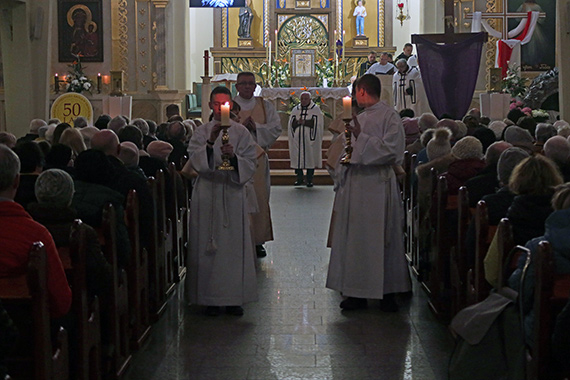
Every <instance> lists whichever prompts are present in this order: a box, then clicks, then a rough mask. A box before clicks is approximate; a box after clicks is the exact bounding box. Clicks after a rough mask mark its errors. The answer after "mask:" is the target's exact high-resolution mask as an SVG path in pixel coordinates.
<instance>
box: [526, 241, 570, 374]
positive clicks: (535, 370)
mask: <svg viewBox="0 0 570 380" xmlns="http://www.w3.org/2000/svg"><path fill="white" fill-rule="evenodd" d="M534 260H535V268H534V269H535V287H534V306H533V309H534V317H535V320H534V327H533V331H532V335H533V341H534V348H533V349H532V350H529V354H528V355H527V357H528V358H529V360H528V362H527V379H529V380H531V379H532V380H536V379H538V380H543V379H544V380H547V379H548V380H558V379H568V378H570V373H568V372H566V373H562V372H560V371H559V370H557V369H556V368H555V367H554V366H553V365H552V364H553V363H552V353H551V338H552V332H553V328H554V323H555V320H556V316H557V315H558V313H559V312H560V311H561V310H562V308H563V307H564V305H565V304H566V303H567V302H568V295H569V292H570V274H557V273H556V266H555V265H556V264H555V260H554V255H553V253H552V247H551V245H550V243H549V242H547V241H542V242H540V244H539V245H538V251H537V252H536V256H535V258H534Z"/></svg>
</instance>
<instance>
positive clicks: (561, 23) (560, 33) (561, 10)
mask: <svg viewBox="0 0 570 380" xmlns="http://www.w3.org/2000/svg"><path fill="white" fill-rule="evenodd" d="M556 25H557V27H556V66H558V70H559V77H558V89H559V90H558V91H559V104H560V118H561V119H564V120H570V65H568V63H567V62H568V61H569V60H570V50H569V49H568V46H569V44H570V1H569V0H557V2H556Z"/></svg>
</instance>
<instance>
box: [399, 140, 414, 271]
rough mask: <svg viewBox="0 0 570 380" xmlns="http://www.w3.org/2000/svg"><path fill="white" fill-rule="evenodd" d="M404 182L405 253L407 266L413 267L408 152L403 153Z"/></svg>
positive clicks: (410, 157)
mask: <svg viewBox="0 0 570 380" xmlns="http://www.w3.org/2000/svg"><path fill="white" fill-rule="evenodd" d="M404 172H405V173H406V174H405V175H404V180H403V181H402V184H401V186H402V191H401V194H402V203H403V205H404V213H405V215H406V226H405V230H404V233H405V241H404V244H405V247H404V248H405V251H406V259H407V260H408V264H409V265H410V266H413V254H412V225H413V224H412V221H411V210H410V207H411V200H410V183H411V179H412V156H411V155H410V152H408V151H405V152H404Z"/></svg>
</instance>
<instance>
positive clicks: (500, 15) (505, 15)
mask: <svg viewBox="0 0 570 380" xmlns="http://www.w3.org/2000/svg"><path fill="white" fill-rule="evenodd" d="M508 5H509V0H502V8H501V9H502V11H501V12H481V18H482V19H501V20H502V24H503V28H502V29H503V30H502V31H501V32H502V35H503V37H502V39H503V40H506V39H508V38H509V22H508V20H509V19H514V18H526V17H528V14H527V13H526V12H510V13H509V11H508V9H509V8H508ZM538 17H546V13H544V12H540V13H539V14H538ZM465 18H466V19H472V18H473V13H465Z"/></svg>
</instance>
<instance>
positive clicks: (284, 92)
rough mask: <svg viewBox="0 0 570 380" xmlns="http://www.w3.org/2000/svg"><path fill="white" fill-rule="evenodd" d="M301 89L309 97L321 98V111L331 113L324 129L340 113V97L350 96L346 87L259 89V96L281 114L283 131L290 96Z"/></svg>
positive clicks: (295, 96)
mask: <svg viewBox="0 0 570 380" xmlns="http://www.w3.org/2000/svg"><path fill="white" fill-rule="evenodd" d="M303 91H308V92H310V93H311V98H312V99H314V98H317V97H319V98H321V99H322V101H323V104H322V105H321V110H322V111H327V112H328V113H330V114H331V115H332V119H330V118H328V117H325V130H326V129H327V128H328V126H329V124H330V123H331V121H332V120H334V119H336V117H337V115H340V114H341V113H342V98H344V97H345V96H350V91H348V88H347V87H308V88H307V87H278V88H270V87H265V88H262V89H261V96H262V97H263V98H264V99H265V100H268V101H270V102H271V103H273V105H274V106H275V108H276V109H277V111H279V114H280V115H281V126H282V127H283V131H286V130H287V123H288V121H289V115H288V114H287V110H288V109H289V102H290V101H291V98H292V97H294V98H297V99H298V98H299V97H300V96H301V93H302V92H303Z"/></svg>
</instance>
